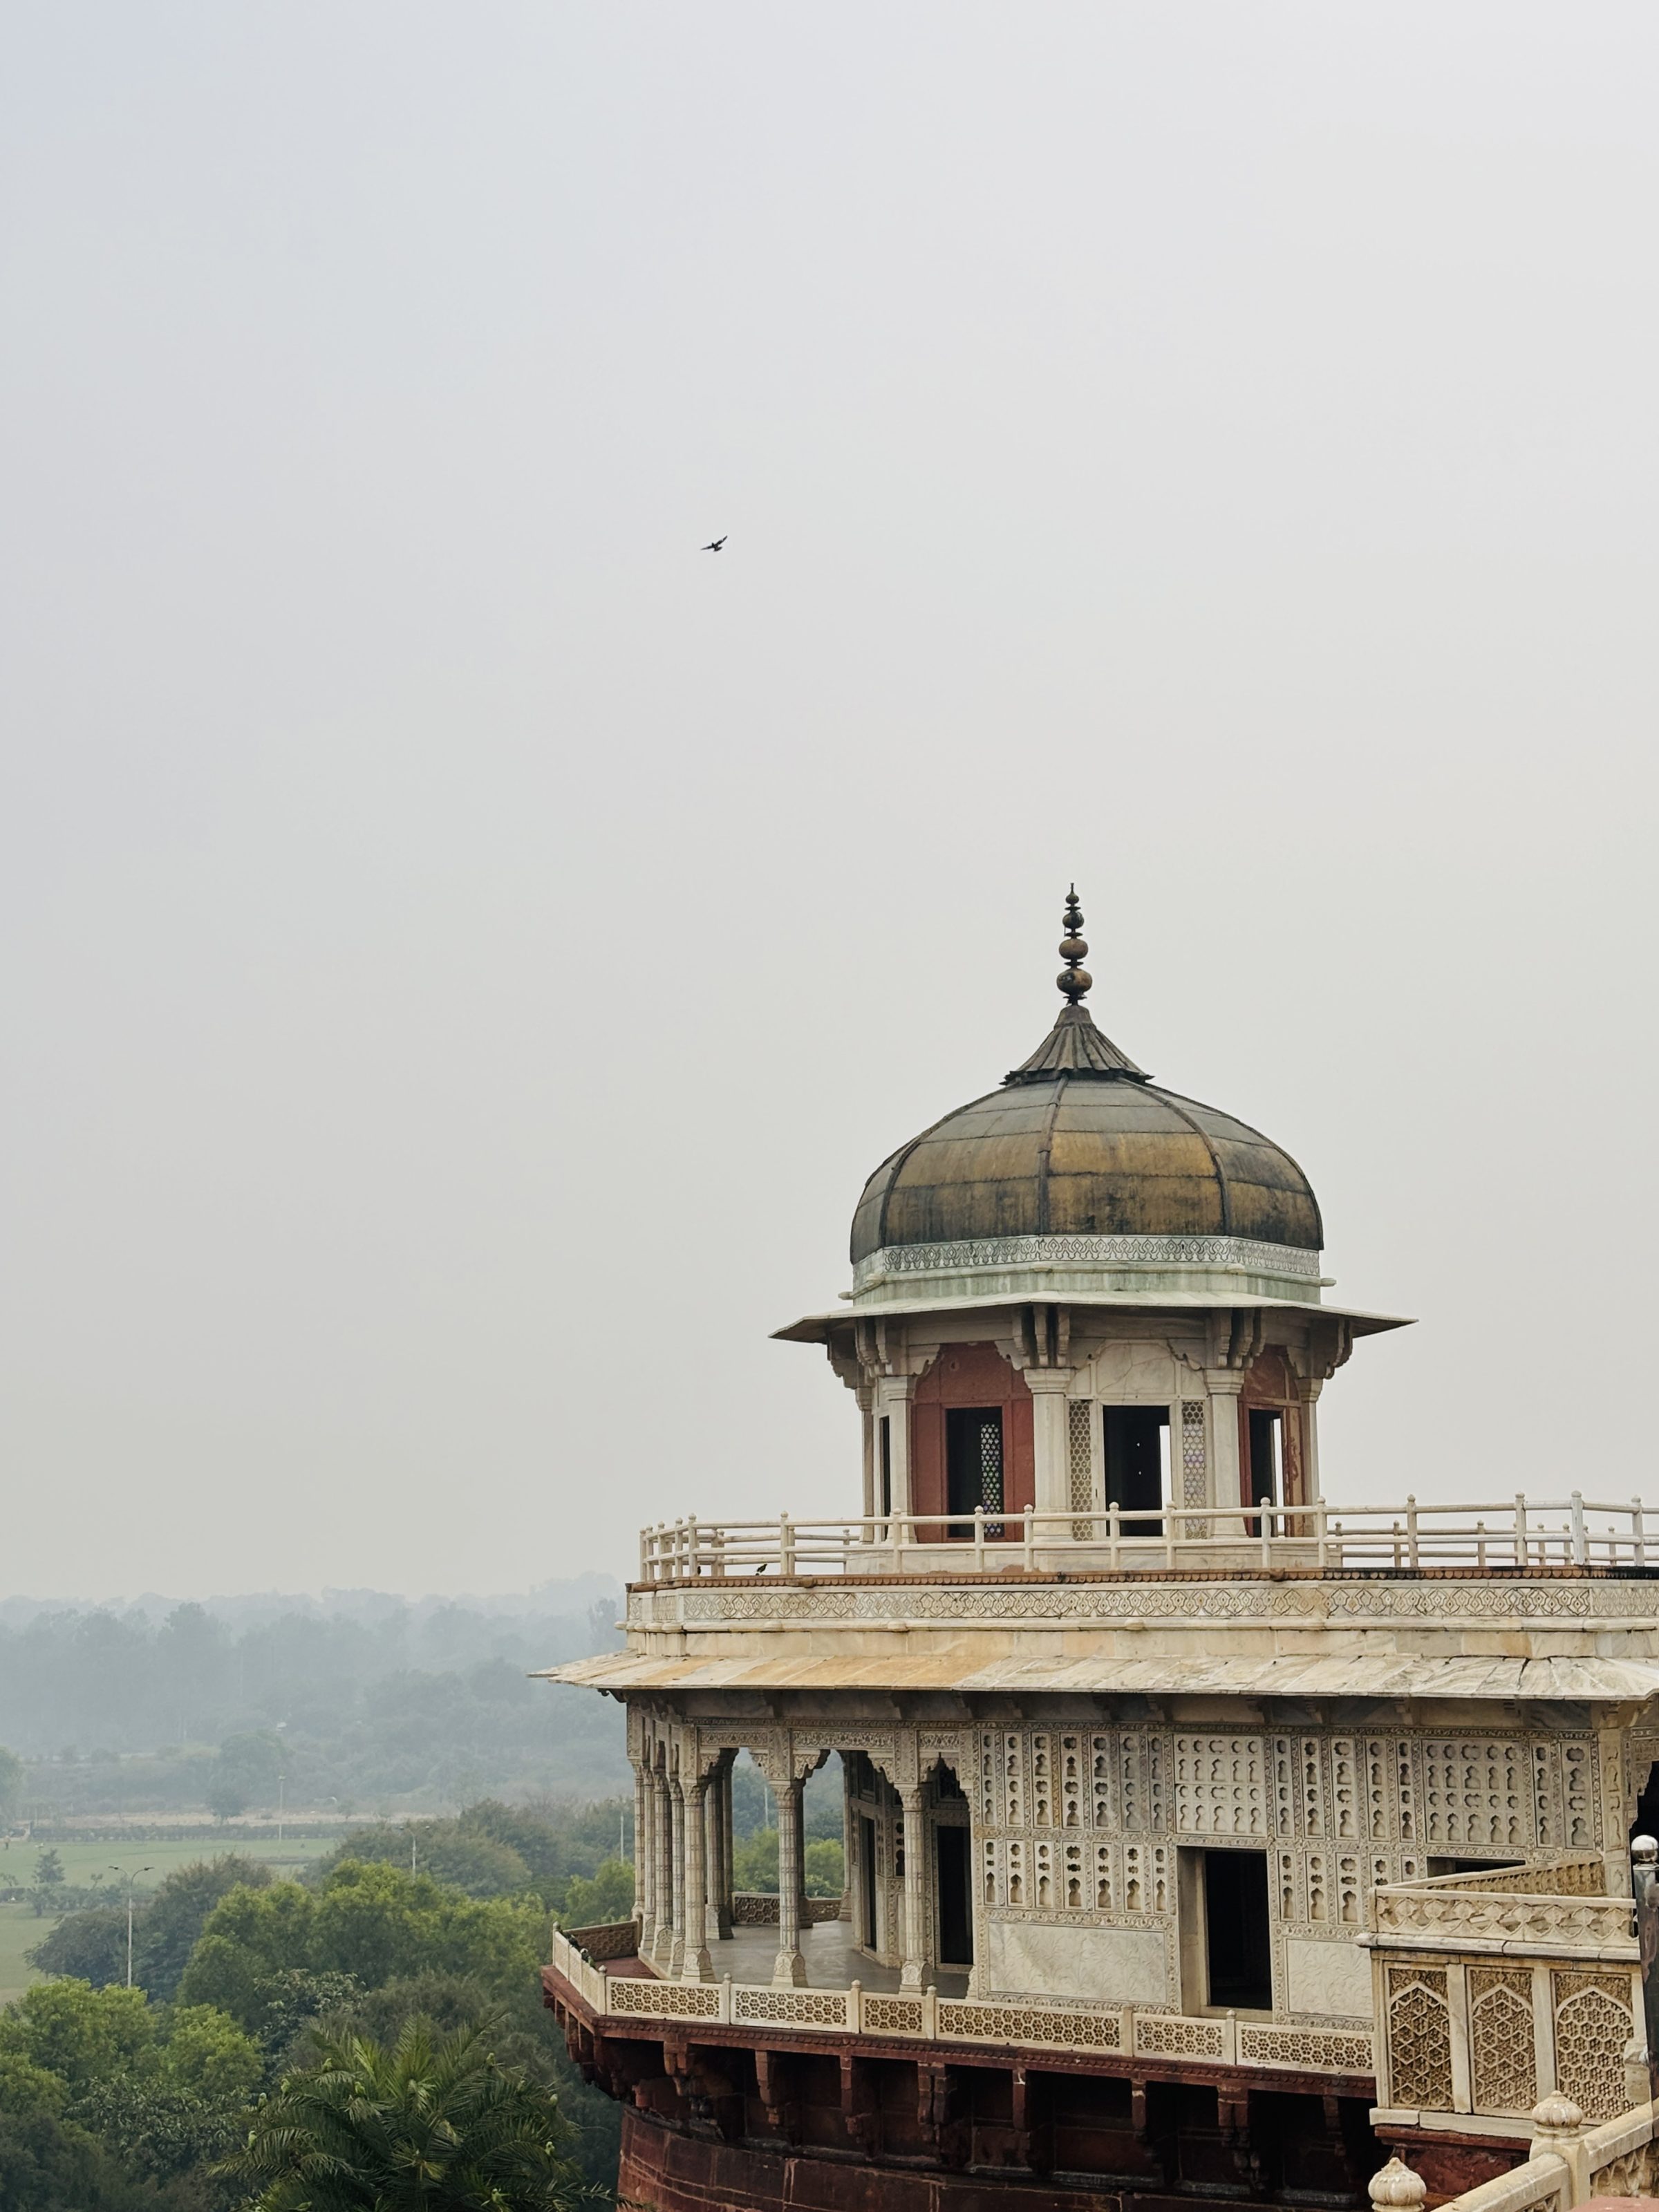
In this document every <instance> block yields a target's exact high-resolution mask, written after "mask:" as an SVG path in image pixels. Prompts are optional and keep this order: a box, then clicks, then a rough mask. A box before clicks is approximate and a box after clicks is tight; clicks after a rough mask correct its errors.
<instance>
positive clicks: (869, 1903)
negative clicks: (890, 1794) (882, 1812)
mask: <svg viewBox="0 0 1659 2212" xmlns="http://www.w3.org/2000/svg"><path fill="white" fill-rule="evenodd" d="M859 1872H860V1875H862V1877H863V1880H862V1881H861V1883H860V1887H861V1888H862V1890H863V1892H864V1895H863V1897H862V1899H860V1903H861V1904H862V1905H863V1906H864V1942H865V1948H866V1949H867V1950H871V1951H873V1950H874V1949H875V1948H876V1942H877V1935H876V1824H875V1822H874V1821H873V1820H872V1819H871V1818H870V1815H869V1814H867V1813H860V1814H859Z"/></svg>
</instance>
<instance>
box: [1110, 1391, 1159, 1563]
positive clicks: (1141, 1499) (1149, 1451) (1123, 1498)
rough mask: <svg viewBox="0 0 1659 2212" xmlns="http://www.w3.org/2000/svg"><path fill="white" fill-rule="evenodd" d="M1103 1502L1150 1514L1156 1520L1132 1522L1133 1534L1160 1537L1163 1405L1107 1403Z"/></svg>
mask: <svg viewBox="0 0 1659 2212" xmlns="http://www.w3.org/2000/svg"><path fill="white" fill-rule="evenodd" d="M1103 1411H1104V1414H1105V1420H1106V1503H1107V1504H1108V1505H1116V1506H1120V1507H1121V1509H1122V1510H1123V1511H1124V1512H1125V1513H1154V1514H1158V1516H1159V1517H1158V1519H1157V1520H1155V1521H1132V1522H1130V1523H1129V1526H1128V1529H1127V1534H1130V1535H1132V1536H1161V1535H1162V1534H1164V1521H1163V1516H1162V1512H1161V1508H1162V1506H1163V1504H1164V1485H1165V1482H1166V1480H1167V1478H1168V1473H1169V1464H1170V1409H1169V1407H1167V1406H1108V1407H1104V1408H1103Z"/></svg>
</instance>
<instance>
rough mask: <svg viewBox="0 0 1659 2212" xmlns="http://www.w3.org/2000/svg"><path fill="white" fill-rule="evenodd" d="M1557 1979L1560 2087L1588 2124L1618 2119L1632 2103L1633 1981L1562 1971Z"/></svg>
mask: <svg viewBox="0 0 1659 2212" xmlns="http://www.w3.org/2000/svg"><path fill="white" fill-rule="evenodd" d="M1551 1979H1552V1982H1553V1996H1554V2004H1555V2082H1556V2087H1558V2088H1559V2090H1560V2092H1561V2093H1562V2095H1563V2096H1564V2097H1571V2099H1572V2101H1573V2103H1574V2104H1575V2105H1577V2106H1580V2107H1581V2108H1582V2110H1583V2114H1584V2117H1585V2118H1586V2119H1587V2120H1610V2119H1613V2118H1615V2117H1616V2116H1617V2115H1618V2114H1619V2113H1620V2112H1623V2111H1624V2110H1625V2108H1626V2105H1627V2104H1628V2102H1629V2099H1628V2097H1627V2096H1626V2091H1625V2057H1624V2054H1625V2045H1626V2043H1628V2042H1629V2040H1630V2037H1631V2010H1630V1980H1629V1977H1628V1976H1626V1975H1623V1974H1598V1973H1590V1972H1557V1973H1555V1974H1553V1976H1552V1977H1551Z"/></svg>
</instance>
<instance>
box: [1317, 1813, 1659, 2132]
mask: <svg viewBox="0 0 1659 2212" xmlns="http://www.w3.org/2000/svg"><path fill="white" fill-rule="evenodd" d="M1505 1878H1507V1880H1508V1881H1509V1882H1510V1884H1512V1885H1514V1887H1510V1888H1507V1889H1506V1888H1504V1887H1502V1886H1501V1885H1502V1883H1503V1882H1504V1880H1505ZM1522 1883H1524V1884H1525V1887H1524V1889H1523V1888H1522V1887H1520V1886H1519V1885H1521V1884H1522ZM1604 1887H1605V1870H1604V1867H1603V1863H1602V1862H1601V1859H1600V1858H1599V1857H1593V1856H1591V1855H1590V1854H1588V1853H1584V1852H1567V1853H1563V1854H1562V1855H1560V1857H1558V1858H1556V1859H1553V1860H1551V1861H1547V1862H1538V1863H1533V1864H1531V1865H1528V1866H1525V1867H1519V1866H1517V1867H1515V1868H1512V1869H1508V1870H1507V1877H1506V1874H1505V1870H1503V1869H1486V1870H1484V1871H1481V1872H1479V1873H1474V1874H1469V1873H1464V1874H1452V1875H1441V1876H1439V1877H1437V1878H1436V1879H1433V1880H1430V1881H1415V1882H1398V1883H1393V1884H1389V1885H1386V1886H1384V1887H1379V1888H1377V1889H1376V1890H1375V1891H1374V1892H1373V1893H1372V1894H1371V1899H1370V1930H1369V1932H1368V1934H1366V1935H1364V1936H1362V1937H1361V1939H1360V1940H1361V1942H1364V1943H1366V1944H1368V1945H1369V1946H1370V1952H1371V1960H1372V2011H1373V2019H1374V2021H1375V2022H1376V2026H1377V2031H1378V2043H1377V2107H1378V2109H1377V2113H1376V2120H1377V2124H1378V2125H1379V2126H1380V2127H1381V2128H1382V2129H1383V2132H1384V2133H1385V2134H1386V2135H1387V2136H1388V2137H1389V2140H1390V2141H1396V2142H1397V2141H1401V2140H1402V2136H1401V2130H1413V2131H1414V2132H1419V2133H1420V2134H1421V2135H1422V2136H1425V2137H1433V2136H1437V2135H1438V2136H1443V2135H1446V2134H1455V2133H1457V2132H1459V2131H1461V2130H1468V2128H1469V2127H1470V2126H1471V2124H1473V2123H1475V2122H1479V2123H1480V2124H1481V2125H1482V2126H1483V2127H1484V2128H1486V2129H1489V2130H1498V2131H1500V2132H1503V2131H1507V2132H1509V2133H1511V2134H1516V2133H1519V2132H1521V2124H1522V2122H1523V2121H1524V2120H1525V2119H1526V2118H1527V2117H1528V2115H1529V2114H1531V2112H1532V2111H1533V2108H1534V2106H1536V2105H1538V2104H1539V2103H1540V2101H1541V2100H1542V2099H1543V2098H1545V2097H1547V2096H1549V2095H1551V2094H1553V2093H1556V2092H1558V2091H1559V2093H1561V2094H1563V2095H1565V2096H1566V2097H1568V2098H1570V2099H1571V2100H1572V2102H1573V2103H1574V2104H1575V2105H1577V2106H1578V2107H1579V2108H1580V2109H1581V2110H1582V2112H1583V2114H1584V2115H1585V2116H1586V2117H1587V2118H1589V2119H1590V2120H1592V2121H1598V2122H1599V2121H1604V2120H1611V2119H1613V2118H1614V2117H1615V2116H1616V2115H1618V2114H1620V2113H1621V2112H1626V2110H1628V2108H1629V2107H1630V2105H1631V2102H1632V2080H1631V2073H1630V2068H1629V2063H1628V2054H1629V2053H1630V2052H1631V2051H1632V2048H1636V2049H1639V2048H1640V2043H1641V2039H1640V2035H1639V2032H1638V2022H1639V2021H1641V2018H1642V1979H1641V1963H1640V1959H1639V1956H1638V1947H1637V1942H1636V1936H1635V1926H1634V1915H1635V1906H1634V1904H1633V1902H1632V1899H1629V1898H1628V1897H1609V1896H1607V1895H1605V1894H1600V1892H1601V1891H1602V1889H1603V1888H1604Z"/></svg>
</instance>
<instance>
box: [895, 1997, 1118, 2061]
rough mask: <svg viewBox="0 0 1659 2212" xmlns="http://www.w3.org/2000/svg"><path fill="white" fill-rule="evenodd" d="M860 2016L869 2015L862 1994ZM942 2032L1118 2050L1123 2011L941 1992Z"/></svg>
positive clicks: (1070, 2047) (987, 2039)
mask: <svg viewBox="0 0 1659 2212" xmlns="http://www.w3.org/2000/svg"><path fill="white" fill-rule="evenodd" d="M865 2018H866V2022H867V2021H868V2018H869V2004H868V2001H867V2000H866V2006H865ZM939 2033H940V2034H941V2035H951V2036H960V2037H961V2038H962V2039H963V2041H964V2042H975V2043H1033V2044H1053V2045H1058V2046H1059V2047H1060V2048H1061V2049H1062V2050H1073V2051H1121V2050H1122V2048H1123V2021H1122V2015H1121V2014H1119V2013H1115V2012H1061V2011H1059V2010H1057V2009H1054V2008H1050V2007H1048V2006H1046V2005H1014V2004H977V2003H975V2002H972V2001H971V2000H970V1999H968V1998H960V1997H942V1998H941V1999H940V2000H939Z"/></svg>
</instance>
